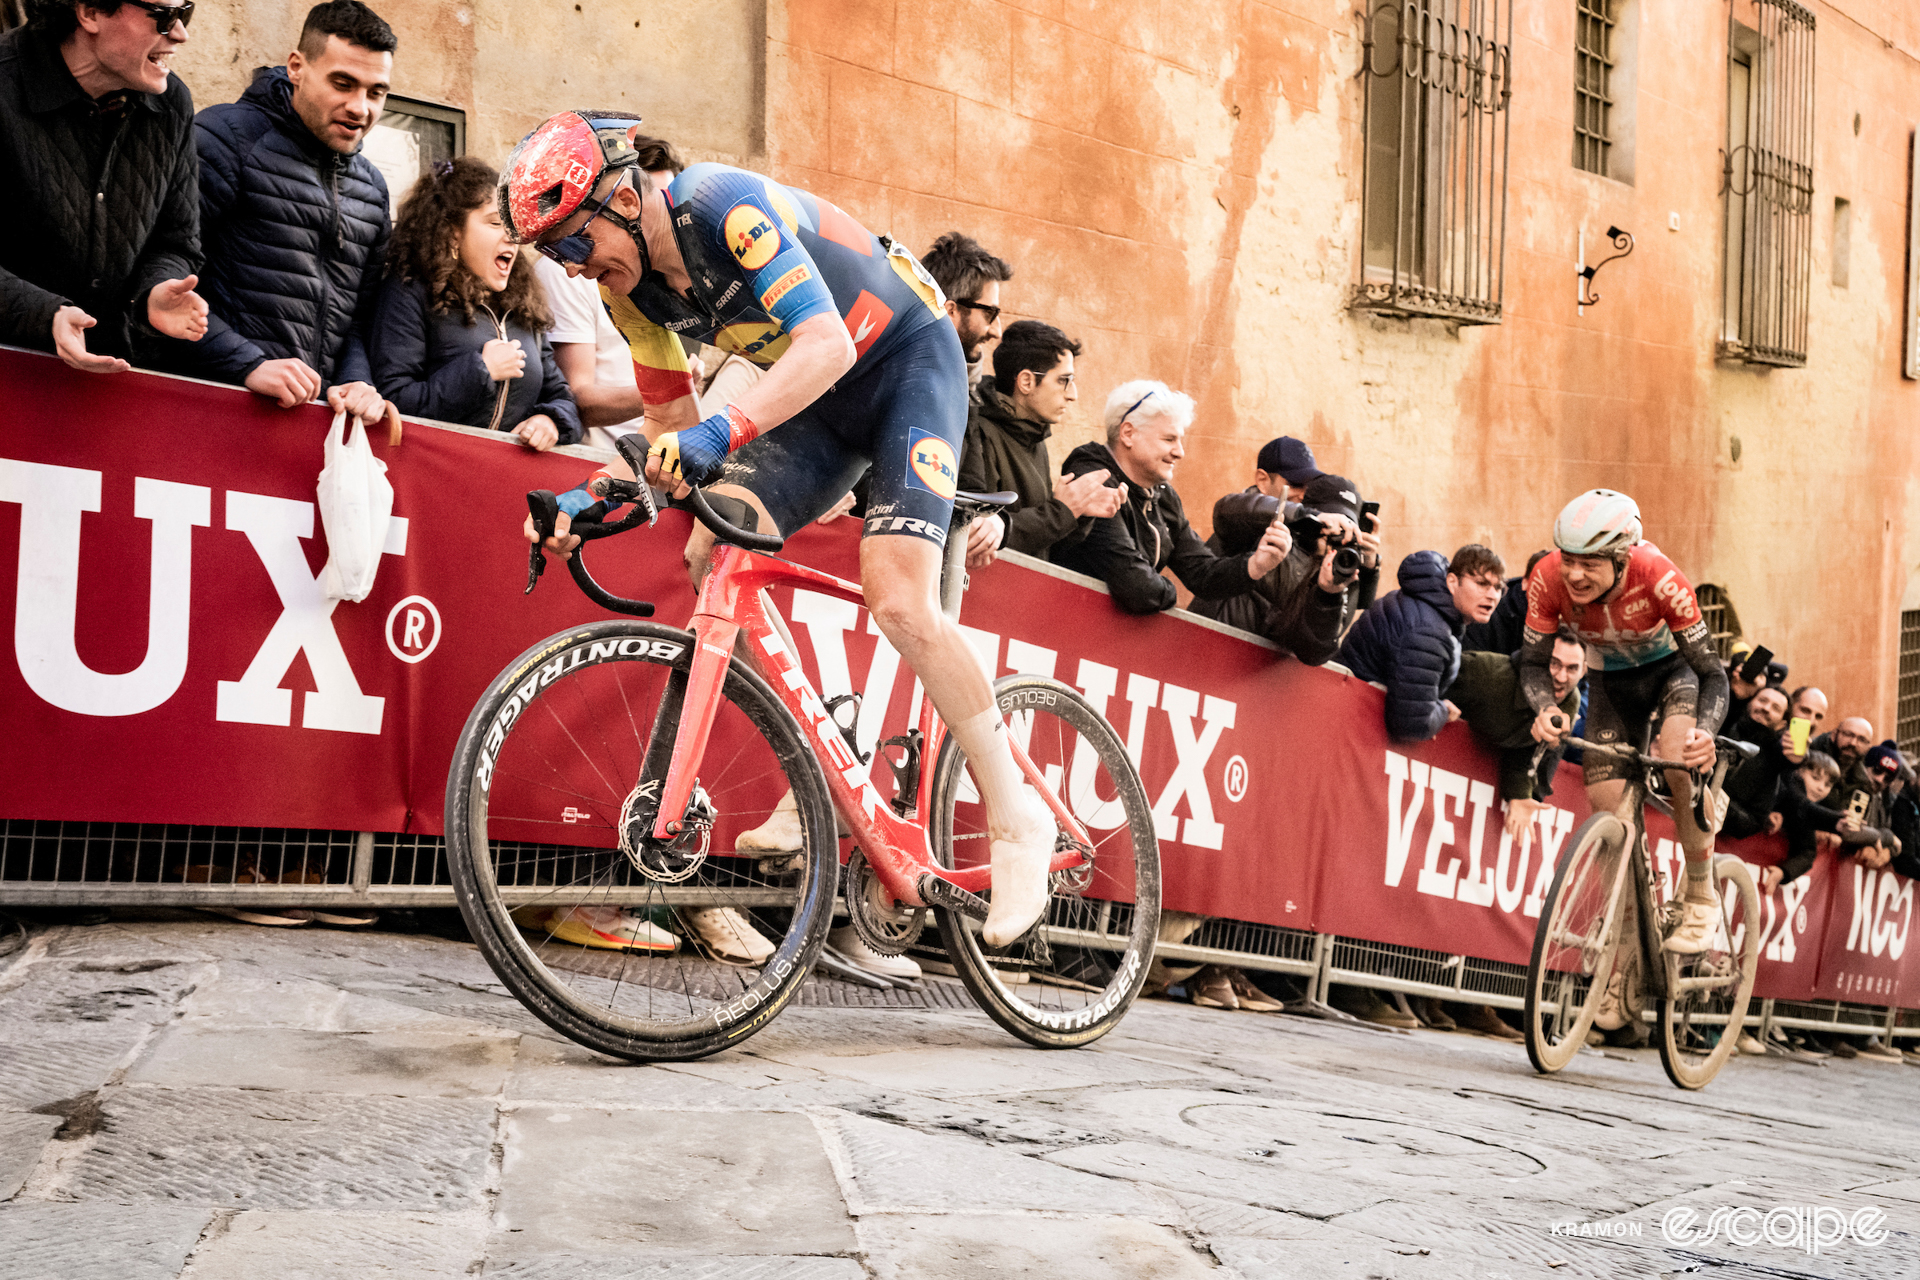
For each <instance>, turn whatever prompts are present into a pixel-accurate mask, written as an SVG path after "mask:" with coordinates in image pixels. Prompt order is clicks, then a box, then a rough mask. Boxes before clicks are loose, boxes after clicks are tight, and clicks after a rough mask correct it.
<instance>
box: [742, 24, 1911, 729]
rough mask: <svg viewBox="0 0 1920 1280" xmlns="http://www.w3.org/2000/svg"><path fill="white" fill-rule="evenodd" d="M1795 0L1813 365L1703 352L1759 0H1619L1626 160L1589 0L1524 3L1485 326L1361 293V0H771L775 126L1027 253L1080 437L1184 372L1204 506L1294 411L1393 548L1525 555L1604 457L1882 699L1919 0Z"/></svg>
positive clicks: (931, 223) (851, 196)
mask: <svg viewBox="0 0 1920 1280" xmlns="http://www.w3.org/2000/svg"><path fill="white" fill-rule="evenodd" d="M1813 8H1814V10H1815V12H1816V15H1817V19H1818V27H1817V35H1816V48H1817V68H1818V71H1817V84H1816V102H1815V128H1816V134H1817V137H1816V153H1815V187H1816V191H1815V198H1814V236H1813V241H1814V245H1813V257H1814V261H1813V280H1814V286H1813V299H1812V313H1811V337H1810V345H1811V358H1810V361H1809V364H1808V366H1807V367H1806V368H1804V369H1796V370H1774V371H1771V372H1759V371H1756V370H1751V369H1746V368H1740V367H1734V366H1723V365H1720V364H1716V362H1715V359H1714V350H1715V339H1716V337H1717V335H1718V331H1719V324H1720V290H1721V265H1720V263H1721V236H1722V228H1721V212H1720V200H1719V195H1718V187H1719V178H1720V164H1721V158H1720V151H1721V148H1722V147H1723V146H1724V138H1725V130H1726V71H1725V65H1726V54H1727V31H1728V20H1729V17H1730V16H1740V17H1742V18H1743V19H1744V20H1745V21H1746V22H1747V23H1748V24H1749V25H1751V24H1752V21H1753V20H1752V17H1751V4H1750V0H1733V7H1732V8H1730V7H1729V4H1728V3H1725V2H1712V0H1708V2H1704V3H1703V2H1702V0H1630V3H1629V13H1628V21H1630V22H1637V23H1638V30H1637V33H1636V34H1637V46H1638V57H1637V90H1636V95H1635V101H1634V106H1635V108H1636V112H1637V125H1636V130H1635V134H1636V153H1637V155H1636V165H1635V180H1634V182H1633V183H1632V184H1628V183H1623V182H1617V181H1612V180H1609V179H1605V178H1599V177H1595V176H1593V175H1590V174H1586V173H1583V172H1580V171H1578V170H1576V169H1574V168H1573V167H1572V165H1571V163H1570V158H1571V137H1572V115H1573V74H1574V59H1573V35H1574V30H1573V13H1572V9H1573V6H1572V5H1570V4H1539V3H1528V4H1523V5H1521V6H1519V10H1518V13H1517V17H1516V22H1515V29H1514V78H1515V96H1514V100H1513V116H1512V139H1511V148H1512V152H1511V154H1512V159H1511V167H1510V180H1509V195H1510V199H1511V204H1510V218H1509V223H1508V232H1507V248H1506V266H1507V277H1506V295H1505V296H1506V311H1505V318H1504V323H1502V324H1501V325H1499V326H1495V327H1479V328H1463V329H1460V330H1458V331H1457V332H1453V331H1450V327H1449V326H1447V325H1444V324H1441V323H1438V322H1432V321H1413V322H1408V321H1401V320H1385V319H1378V318H1372V317H1368V316H1364V315H1359V314H1356V313H1353V312H1351V311H1349V310H1347V309H1346V305H1345V304H1346V301H1347V296H1348V292H1349V290H1350V288H1351V285H1352V283H1353V282H1354V280H1355V279H1356V278H1357V267H1356V243H1357V236H1358V232H1359V207H1358V200H1359V175H1358V163H1359V158H1360V132H1359V112H1360V102H1361V97H1360V87H1359V83H1358V80H1357V79H1356V75H1355V73H1356V71H1357V70H1358V68H1359V62H1360V44H1359V21H1358V16H1357V14H1358V6H1357V5H1355V4H1354V3H1352V2H1351V0H1276V2H1274V3H1262V2H1257V0H1183V2H1181V3H1174V2H1173V0H1160V2H1158V3H1155V2H1153V0H1139V2H1136V3H1127V4H1117V3H1102V2H1095V0H1022V2H1020V3H1003V2H1002V0H951V2H949V3H942V4H937V5H933V4H918V3H896V2H895V0H784V3H781V2H780V0H776V2H775V3H774V4H772V5H771V6H770V8H769V13H768V23H767V34H768V56H767V86H768V87H767V132H766V138H767V147H768V153H769V161H770V164H771V167H772V169H773V171H774V172H775V173H776V174H777V175H778V176H780V177H781V178H783V179H785V180H787V181H791V182H794V183H796V184H798V185H802V186H806V187H809V188H811V189H813V190H816V191H819V192H820V193H821V194H823V195H827V196H829V197H830V198H832V199H834V200H836V201H837V202H839V203H841V204H843V205H844V206H845V207H847V208H848V209H849V210H851V211H853V212H854V213H856V215H858V216H860V217H862V218H863V219H865V220H866V221H868V222H869V223H870V224H871V225H873V226H874V227H876V228H879V229H884V230H888V231H890V232H891V233H892V234H894V235H895V236H897V237H899V238H900V239H902V240H904V241H905V242H906V243H907V244H909V245H912V246H915V247H920V248H923V247H924V246H925V245H926V244H927V243H929V242H930V241H931V240H932V239H933V238H934V236H936V235H938V234H939V233H940V232H942V231H945V230H947V229H949V228H960V229H963V230H966V231H968V232H970V233H971V234H974V235H976V236H977V237H979V238H980V239H981V240H982V241H983V242H985V243H986V244H987V245H988V246H989V247H990V248H992V249H993V250H995V251H996V252H998V253H1000V254H1001V255H1003V256H1005V257H1006V258H1008V259H1009V260H1011V261H1012V262H1013V263H1014V265H1015V269H1016V272H1017V275H1016V278H1015V280H1014V281H1013V282H1012V284H1011V285H1010V286H1008V288H1007V290H1006V292H1005V294H1004V300H1005V301H1006V303H1007V304H1008V308H1009V311H1010V313H1011V314H1012V315H1014V316H1031V317H1035V318H1040V319H1045V320H1047V321H1049V322H1051V323H1054V324H1057V325H1060V326H1061V327H1062V328H1064V329H1066V330H1067V331H1068V332H1069V333H1071V334H1073V335H1074V336H1076V337H1078V338H1080V339H1082V340H1083V341H1084V342H1085V343H1086V344H1087V353H1086V355H1085V356H1084V357H1083V358H1082V360H1081V361H1080V367H1081V368H1082V370H1083V374H1082V382H1083V390H1082V399H1081V402H1080V404H1079V406H1078V407H1077V410H1076V412H1075V414H1074V415H1073V416H1072V417H1071V418H1070V419H1069V421H1068V423H1067V424H1066V427H1065V429H1064V430H1063V431H1061V432H1060V433H1059V436H1060V438H1061V443H1062V444H1063V446H1068V447H1070V446H1071V445H1072V444H1074V443H1078V442H1079V441H1081V440H1084V439H1089V438H1092V437H1093V436H1094V434H1095V433H1096V432H1097V430H1098V413H1099V408H1100V406H1101V404H1102V403H1103V401H1104V396H1105V393H1106V392H1107V390H1108V389H1110V388H1111V387H1112V386H1114V385H1115V384H1117V383H1119V382H1121V381H1123V380H1125V379H1127V378H1132V377H1139V376H1152V377H1159V378H1163V379H1165V380H1166V381H1168V382H1169V383H1172V384H1174V385H1176V386H1179V387H1182V388H1184V389H1186V390H1187V391H1189V392H1191V393H1192V394H1193V395H1194V396H1195V397H1196V399H1197V400H1199V402H1200V405H1201V410H1200V417H1199V420H1198V422H1197V423H1196V424H1195V428H1194V430H1193V432H1192V435H1191V437H1190V440H1189V456H1188V458H1187V460H1186V461H1185V462H1184V463H1183V464H1182V468H1181V471H1180V473H1179V475H1178V476H1177V478H1176V483H1177V485H1178V487H1179V488H1180V489H1181V491H1182V493H1183V495H1184V496H1185V497H1186V499H1187V505H1188V507H1189V510H1190V511H1192V512H1194V513H1195V514H1196V516H1197V517H1199V518H1200V519H1201V520H1202V521H1203V522H1204V518H1205V513H1206V511H1207V509H1208V508H1209V506H1210V505H1211V502H1212V499H1213V498H1214V497H1216V496H1217V495H1219V494H1220V493H1222V492H1224V491H1226V490H1227V489H1229V488H1234V487H1238V486H1240V485H1243V484H1245V483H1246V482H1247V477H1248V473H1249V472H1250V469H1251V459H1252V455H1253V453H1254V451H1255V450H1257V448H1258V447H1259V445H1260V444H1261V443H1262V442H1264V441H1265V440H1267V439H1268V438H1270V437H1271V436H1273V435H1277V434H1281V433H1292V434H1298V435H1302V436H1304V437H1305V438H1306V439H1308V441H1309V442H1310V443H1311V444H1312V445H1313V447H1314V448H1315V450H1316V452H1317V453H1318V454H1319V456H1320V459H1321V463H1322V465H1323V466H1325V467H1328V468H1329V469H1333V470H1339V471H1341V472H1343V473H1346V474H1349V475H1351V476H1353V478H1355V479H1356V480H1358V481H1359V482H1360V483H1361V485H1362V487H1363V488H1364V489H1365V490H1366V491H1367V496H1369V497H1373V498H1377V499H1379V500H1380V501H1382V502H1383V503H1384V504H1385V511H1384V513H1383V514H1384V516H1385V517H1386V518H1387V520H1388V521H1389V522H1390V523H1389V536H1388V549H1389V551H1390V552H1391V553H1392V554H1393V556H1394V557H1395V558H1396V559H1397V557H1398V556H1399V555H1402V554H1404V553H1406V552H1409V551H1413V550H1415V549H1418V548H1421V547H1434V548H1438V549H1440V550H1443V551H1450V550H1451V549H1452V548H1453V547H1454V546H1456V545H1457V544H1459V543H1460V542H1462V541H1465V540H1469V539H1476V540H1480V541H1486V542H1489V543H1490V544H1491V545H1493V546H1494V547H1495V548H1496V549H1497V550H1499V551H1501V552H1502V553H1503V554H1504V555H1506V556H1507V557H1508V559H1509V560H1510V561H1520V560H1523V559H1524V557H1525V556H1526V554H1527V553H1528V552H1529V551H1530V550H1531V549H1533V548H1535V547H1537V546H1540V545H1543V543H1544V542H1545V540H1546V538H1547V535H1548V529H1549V526H1550V523H1551V520H1552V516H1553V514H1554V512H1555V511H1557V510H1558V508H1559V506H1560V505H1561V504H1562V503H1563V502H1564V501H1565V500H1566V499H1567V498H1568V497H1570V496H1571V495H1572V494H1573V493H1575V492H1577V491H1578V490H1580V489H1582V488H1586V487H1590V486H1593V485H1598V484H1605V485H1608V486H1611V487H1616V488H1621V489H1624V490H1626V491H1628V492H1631V493H1633V494H1634V495H1635V496H1636V497H1637V498H1638V499H1639V500H1640V502H1641V504H1642V506H1643V508H1644V510H1645V512H1646V515H1647V524H1648V529H1649V534H1650V536H1651V537H1653V538H1654V539H1655V540H1656V541H1657V542H1659V543H1660V544H1661V546H1662V547H1663V548H1664V549H1665V550H1667V551H1668V552H1669V553H1671V554H1673V555H1674V556H1675V558H1676V559H1678V560H1679V561H1680V563H1681V564H1682V565H1683V566H1685V567H1686V568H1687V570H1688V571H1689V573H1690V574H1691V575H1692V576H1693V578H1694V579H1695V581H1697V582H1714V583H1718V584H1721V585H1722V586H1724V587H1725V588H1726V589H1727V590H1728V591H1729V593H1730V594H1731V597H1732V599H1733V601H1734V603H1735V605H1736V607H1737V608H1738V611H1739V613H1740V616H1741V619H1742V621H1743V623H1744V624H1745V629H1746V632H1747V634H1748V635H1749V636H1750V637H1753V638H1756V639H1759V640H1760V641H1762V642H1764V643H1767V644H1769V645H1770V646H1771V647H1772V648H1774V649H1775V650H1776V651H1778V652H1779V653H1780V654H1781V655H1782V656H1783V657H1785V658H1786V659H1788V660H1789V661H1790V662H1791V663H1792V664H1793V668H1794V677H1795V681H1796V682H1800V681H1814V682H1817V683H1819V684H1821V685H1823V686H1824V687H1825V688H1826V689H1827V690H1828V691H1829V693H1831V694H1833V695H1834V705H1835V712H1836V714H1845V713H1848V712H1857V713H1862V714H1867V715H1869V716H1871V717H1872V718H1873V719H1874V721H1875V724H1876V727H1878V728H1880V729H1881V730H1882V732H1883V733H1889V732H1891V730H1892V727H1893V726H1892V712H1893V703H1894V673H1895V664H1896V644H1897V641H1896V631H1897V623H1898V613H1899V606H1900V604H1901V601H1902V598H1903V596H1904V595H1905V593H1906V591H1907V588H1908V580H1909V576H1910V574H1911V573H1912V571H1913V570H1914V568H1915V567H1916V566H1917V565H1920V529H1916V528H1915V525H1914V522H1913V521H1912V520H1911V519H1910V518H1909V516H1908V513H1909V511H1911V510H1913V509H1914V507H1913V499H1914V497H1915V496H1916V495H1915V482H1914V472H1915V456H1914V448H1915V446H1914V444H1913V436H1914V433H1915V427H1916V426H1917V425H1920V422H1917V421H1916V419H1920V385H1917V384H1915V383H1912V382H1907V381H1904V380H1903V379H1902V378H1901V377H1900V373H1899V364H1900V346H1901V341H1902V311H1903V298H1904V289H1905V270H1906V265H1905V263H1906V249H1905V237H1906V219H1907V200H1908V175H1907V169H1908V161H1907V148H1908V145H1909V138H1910V136H1911V133H1912V130H1913V127H1914V124H1915V122H1916V120H1920V5H1914V4H1912V3H1911V0H1847V3H1846V4H1845V5H1843V6H1838V7H1837V6H1835V5H1830V4H1815V5H1813ZM1636 11H1637V12H1636ZM1856 112H1857V113H1859V116H1860V119H1861V125H1860V129H1859V131H1858V133H1857V134H1856V132H1855V130H1854V126H1853V118H1854V115H1855V113H1856ZM1835 196H1840V197H1843V198H1845V199H1848V200H1850V201H1852V203H1853V219H1854V221H1853V254H1852V273H1851V281H1850V286H1849V287H1848V288H1845V289H1841V288H1836V287H1833V286H1832V285H1830V284H1829V275H1830V271H1829V257H1828V255H1829V249H1830V244H1831V233H1832V209H1833V201H1834V197H1835ZM1676 218H1677V227H1678V229H1677V230H1670V229H1669V226H1670V222H1672V221H1674V220H1675V219H1676ZM1609 224H1618V225H1620V226H1622V227H1625V228H1627V229H1628V230H1630V231H1632V232H1634V234H1635V235H1636V236H1637V237H1638V248H1637V249H1636V251H1635V253H1634V255H1633V256H1632V257H1631V258H1629V259H1627V260H1625V261H1623V262H1618V263H1615V264H1613V265H1612V266H1610V267H1608V268H1607V269H1606V270H1605V272H1604V273H1603V274H1602V276H1601V278H1600V280H1599V281H1598V287H1599V291H1600V292H1601V293H1602V294H1603V295H1604V301H1603V302H1602V303H1601V304H1600V305H1599V306H1597V307H1594V308H1590V309H1589V310H1588V311H1587V313H1586V315H1585V316H1579V315H1576V313H1575V310H1574V262H1575V245H1576V236H1577V234H1578V232H1579V229H1580V228H1581V227H1582V226H1583V225H1584V227H1585V228H1586V232H1587V238H1588V244H1589V246H1590V248H1591V247H1592V246H1594V245H1595V244H1596V243H1597V242H1599V241H1600V239H1601V236H1600V233H1601V232H1602V231H1603V230H1604V229H1605V228H1606V227H1607V226H1608V225H1609ZM1734 436H1738V437H1740V439H1741V446H1742V448H1741V456H1740V459H1739V461H1737V462H1736V461H1734V460H1733V458H1732V456H1731V449H1730V440H1731V438H1732V437H1734ZM1062 452H1064V448H1063V450H1062ZM1916 603H1917V604H1920V602H1916Z"/></svg>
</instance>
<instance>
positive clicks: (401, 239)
mask: <svg viewBox="0 0 1920 1280" xmlns="http://www.w3.org/2000/svg"><path fill="white" fill-rule="evenodd" d="M499 181H500V175H499V174H497V173H495V172H494V171H493V169H492V168H490V167H489V166H487V165H486V164H483V163H482V162H480V161H478V160H475V159H474V158H473V157H471V156H461V157H460V158H459V159H458V160H442V161H440V162H439V163H438V164H436V165H435V166H434V167H433V169H432V170H431V171H430V172H428V173H425V174H422V175H421V176H420V180H419V181H418V182H416V183H414V184H413V190H412V191H410V192H408V193H407V198H406V199H405V200H404V201H402V202H401V204H400V215H399V217H398V218H397V219H396V220H395V222H394V224H393V239H392V241H391V242H390V243H389V244H388V246H387V274H388V275H390V276H398V277H400V278H401V279H402V280H417V281H419V282H420V283H422V284H424V285H426V286H427V296H428V298H429V300H430V301H429V304H428V305H429V306H430V308H431V309H432V310H433V311H434V312H435V313H436V314H438V315H446V314H448V313H449V312H450V311H451V310H452V309H453V308H454V307H456V306H457V307H459V309H460V314H461V317H462V318H463V319H465V320H466V322H467V323H468V324H472V323H473V321H474V316H475V310H474V309H475V308H476V307H482V306H485V307H488V308H490V309H492V310H494V311H496V312H498V313H499V314H500V315H501V316H502V317H504V316H506V315H508V314H511V315H514V316H516V317H518V318H519V320H520V322H521V323H522V324H524V325H525V326H526V327H527V328H529V329H531V330H533V331H534V332H535V333H545V332H546V331H547V330H548V329H551V328H552V327H553V311H552V310H551V309H550V308H549V307H548V306H547V295H546V293H545V291H543V290H542V289H541V288H540V282H539V280H538V279H536V278H535V276H534V274H533V263H532V262H531V261H529V260H528V259H527V256H526V255H525V254H523V253H519V252H517V249H518V246H515V245H505V244H503V245H502V246H500V247H499V251H498V253H497V254H496V255H494V256H497V257H499V258H502V259H505V260H507V261H510V262H511V267H510V269H509V272H508V276H507V286H506V288H504V289H500V290H498V291H496V290H494V289H493V288H491V287H489V285H488V282H487V281H485V280H483V279H482V278H481V275H480V274H479V272H478V271H477V270H476V269H475V266H474V265H473V264H470V263H468V262H466V261H464V259H465V258H466V257H470V256H473V255H472V254H470V253H468V252H466V250H468V249H471V248H473V247H474V246H473V245H472V244H471V243H470V242H472V241H476V240H479V239H481V238H483V237H482V229H483V227H484V226H485V224H487V223H488V222H492V223H493V224H494V225H496V226H497V225H498V222H499V218H498V215H497V214H495V213H494V198H495V197H494V190H495V188H496V186H497V184H498V183H499ZM475 224H478V225H475ZM488 247H493V246H488Z"/></svg>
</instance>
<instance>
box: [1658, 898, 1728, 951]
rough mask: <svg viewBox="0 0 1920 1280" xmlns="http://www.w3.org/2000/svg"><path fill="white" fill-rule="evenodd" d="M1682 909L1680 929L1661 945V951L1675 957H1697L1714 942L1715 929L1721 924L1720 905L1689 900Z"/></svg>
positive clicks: (1684, 902)
mask: <svg viewBox="0 0 1920 1280" xmlns="http://www.w3.org/2000/svg"><path fill="white" fill-rule="evenodd" d="M1680 907H1681V913H1680V924H1679V927H1678V928H1676V929H1675V930H1674V931H1673V934H1672V936H1671V937H1669V938H1668V939H1667V940H1666V941H1665V942H1663V943H1661V944H1660V949H1661V950H1663V951H1671V952H1673V953H1674V954H1675V955H1682V956H1697V955H1699V954H1700V953H1701V952H1702V951H1705V950H1706V949H1707V947H1708V945H1709V944H1710V943H1711V942H1712V941H1713V927H1714V926H1715V925H1717V924H1719V923H1720V904H1719V903H1717V902H1696V901H1695V900H1694V899H1692V898H1687V899H1685V900H1683V901H1682V902H1681V904H1680Z"/></svg>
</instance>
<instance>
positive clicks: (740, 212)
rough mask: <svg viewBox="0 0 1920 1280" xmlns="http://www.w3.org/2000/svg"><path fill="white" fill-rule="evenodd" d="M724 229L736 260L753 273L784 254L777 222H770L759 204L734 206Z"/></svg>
mask: <svg viewBox="0 0 1920 1280" xmlns="http://www.w3.org/2000/svg"><path fill="white" fill-rule="evenodd" d="M722 229H723V230H724V231H725V233H726V237H727V248H728V250H729V251H731V252H732V254H733V257H734V261H736V262H738V263H739V264H740V265H741V266H743V267H745V268H746V269H747V270H749V271H758V270H759V269H760V268H762V267H764V266H766V265H767V264H768V263H769V262H772V261H773V255H774V254H776V253H778V252H780V233H779V232H778V231H776V230H774V228H773V223H771V222H769V221H768V220H767V215H766V214H765V213H762V212H761V211H760V208H759V206H757V205H751V204H737V205H735V206H733V208H732V209H731V210H729V211H728V213H727V220H726V222H725V223H724V224H723V225H722Z"/></svg>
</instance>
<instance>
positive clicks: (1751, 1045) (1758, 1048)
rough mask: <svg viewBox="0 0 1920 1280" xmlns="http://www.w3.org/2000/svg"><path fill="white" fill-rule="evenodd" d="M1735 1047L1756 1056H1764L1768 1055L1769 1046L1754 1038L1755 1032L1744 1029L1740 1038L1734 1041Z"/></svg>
mask: <svg viewBox="0 0 1920 1280" xmlns="http://www.w3.org/2000/svg"><path fill="white" fill-rule="evenodd" d="M1733 1047H1734V1048H1736V1049H1738V1050H1739V1051H1740V1052H1741V1053H1745V1054H1750V1055H1752V1056H1753V1057H1756V1058H1764V1057H1766V1056H1767V1046H1765V1045H1763V1044H1761V1043H1760V1042H1759V1041H1758V1040H1756V1039H1754V1038H1753V1033H1752V1032H1749V1031H1742V1032H1741V1033H1740V1038H1739V1039H1738V1040H1736V1041H1734V1044H1733Z"/></svg>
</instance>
